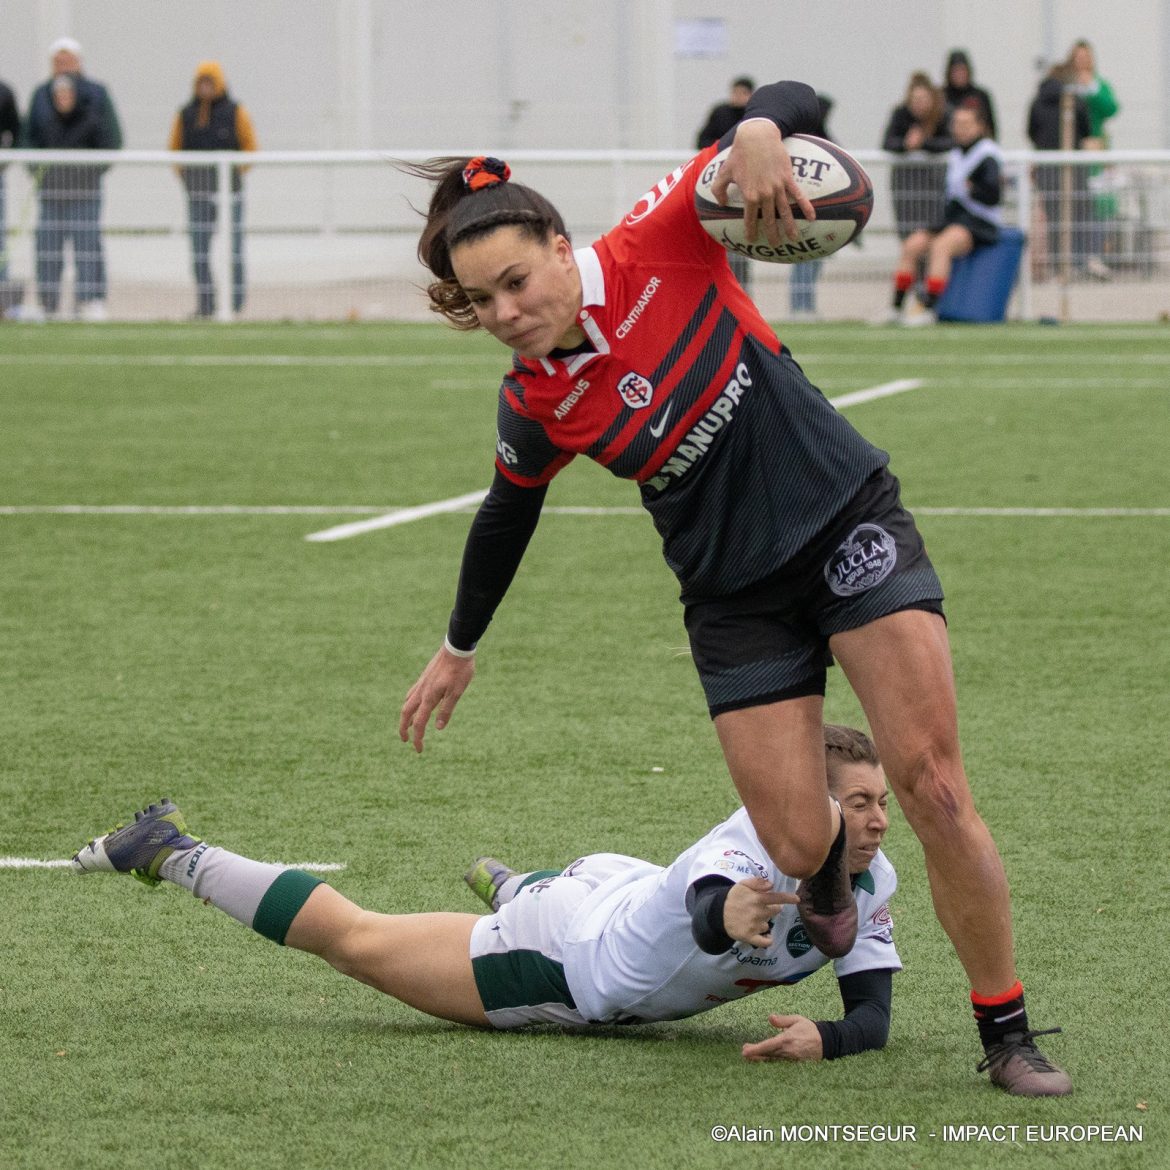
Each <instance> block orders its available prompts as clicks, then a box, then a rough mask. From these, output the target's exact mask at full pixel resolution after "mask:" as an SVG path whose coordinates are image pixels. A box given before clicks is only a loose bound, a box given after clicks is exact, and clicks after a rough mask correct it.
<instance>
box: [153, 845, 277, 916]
mask: <svg viewBox="0 0 1170 1170" xmlns="http://www.w3.org/2000/svg"><path fill="white" fill-rule="evenodd" d="M285 872H288V867H287V866H284V865H273V864H271V863H270V862H267V861H253V860H252V859H251V858H249V857H241V856H240V855H239V854H238V853H231V852H230V851H228V850H227V849H220V848H219V847H218V846H216V845H208V844H207V843H206V842H205V841H204V842H200V843H199V844H198V845H196V846H195V847H194V848H193V849H184V850H182V851H181V852H177V853H172V854H171V856H170V857H168V858H167V859H166V861H164V862H163V863H162V867H161V868H160V869H159V877H161V878H164V879H165V880H166V881H169V882H174V883H175V885H177V886H182V887H183V888H184V889H187V890H190V891H191V893H193V894H194V895H195V897H196V898H201V899H204V900H206V901H208V902H210V903H211V904H212V905H213V906H215V907H216V908H217V909H220V910H223V911H224V912H225V913H227V914H230V915H231V916H232V917H233V918H234V919H236V921H237V922H242V923H243V924H244V925H245V926H252V925H253V924H254V922H255V920H256V910H257V909H258V907H259V906H260V903H261V902H262V901H263V900H264V895H265V894H267V893H268V891H269V890H270V889H271V888H272V884H273V882H275V881H276V879H277V878H278V877H280V875H281V874H282V873H285Z"/></svg>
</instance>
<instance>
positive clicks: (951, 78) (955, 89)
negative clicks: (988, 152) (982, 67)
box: [943, 49, 999, 138]
mask: <svg viewBox="0 0 1170 1170" xmlns="http://www.w3.org/2000/svg"><path fill="white" fill-rule="evenodd" d="M943 77H944V80H943V97H944V98H945V99H946V103H947V114H948V116H949V115H950V114H952V113H954V111H955V110H957V109H958V108H959V107H960V106H970V105H972V104H974V105H975V106H977V107H978V109H979V112H980V114H981V115H982V120H983V124H984V125H985V126H986V127H987V133H988V135H989V136H990V137H992V138H998V137H999V133H998V131H997V129H996V125H995V103H994V102H993V101H992V100H991V94H989V93H988V92H987V90H985V89H981V88H980V87H979V86H978V85H976V84H975V71H974V69H973V68H972V66H971V58H970V57H969V56H968V55H967V54H966V52H964V51H963V50H962V49H952V50H951V52H950V55H949V56H948V57H947V65H946V70H945V72H944V74H943Z"/></svg>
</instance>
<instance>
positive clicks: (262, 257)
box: [0, 150, 1170, 320]
mask: <svg viewBox="0 0 1170 1170" xmlns="http://www.w3.org/2000/svg"><path fill="white" fill-rule="evenodd" d="M467 153H470V152H469V151H458V150H447V151H435V152H426V153H424V152H419V151H406V152H403V153H402V154H400V155H396V156H392V155H390V154H385V153H381V152H370V151H361V152H280V153H277V152H271V153H257V154H250V155H247V156H242V155H239V154H231V153H225V154H201V155H191V154H185V155H183V154H173V153H170V152H166V151H117V152H98V151H42V150H32V151H20V150H15V151H4V152H3V153H2V154H0V165H4V170H3V171H2V172H0V182H2V183H3V187H4V190H3V198H2V201H0V210H3V212H4V214H3V215H2V216H0V222H3V223H4V224H5V225H6V235H5V236H4V237H3V238H0V281H2V282H3V283H0V310H3V309H4V308H5V307H8V308H9V315H10V316H17V315H20V314H21V313H23V315H25V316H26V317H29V318H35V317H37V316H39V315H40V311H41V310H47V311H48V312H49V313H50V314H51V315H58V316H61V317H65V318H68V317H70V316H74V315H80V316H82V317H87V316H89V317H92V318H94V319H98V318H100V317H101V316H108V317H109V318H111V319H118V320H176V319H182V318H185V317H188V316H191V315H195V314H200V315H204V316H214V317H215V318H218V319H220V320H232V319H234V318H235V317H236V316H237V315H239V316H242V317H243V318H245V319H258V320H272V319H283V318H288V319H296V320H327V319H328V320H343V319H349V320H366V319H397V320H419V319H425V318H427V316H428V314H427V311H426V307H425V302H424V298H423V297H422V294H421V293H420V291H419V289H420V286H421V285H422V284H423V283H425V280H426V273H425V272H424V271H423V269H422V268H421V267H420V266H419V264H418V261H417V259H416V257H415V243H416V240H417V235H418V230H419V226H420V224H421V218H420V217H419V215H418V214H417V212H416V211H415V210H414V209H415V208H417V207H423V206H425V204H426V200H427V197H428V192H427V189H426V187H425V185H424V184H423V183H421V182H420V181H418V180H416V179H412V178H410V177H409V176H407V175H404V174H403V173H402V172H401V171H400V170H398V169H396V168H395V166H394V165H393V162H394V159H395V158H397V159H401V160H403V161H420V160H422V159H424V158H427V157H431V154H467ZM855 154H856V156H857V158H858V159H859V160H860V161H861V162H862V163H863V164H864V165H865V167H866V168H867V169H868V171H869V172H870V174H871V176H872V178H873V181H874V186H875V189H876V194H877V198H876V203H875V211H874V216H873V219H872V220H871V221H870V225H869V227H868V228H867V229H866V231H865V233H864V235H863V237H862V240H861V243H860V245H859V246H858V247H849V248H846V249H845V250H844V251H843V252H841V253H839V254H838V255H837V256H836V257H834V258H833V259H832V260H831V261H830V262H828V263H827V264H825V265H824V266H823V268H822V270H821V272H820V275H819V279H818V281H817V284H816V288H815V290H814V291H813V295H814V297H815V301H816V311H817V314H818V315H819V316H821V317H823V318H826V319H846V318H863V319H864V318H869V317H872V316H873V315H874V314H875V313H876V312H877V311H878V310H880V309H881V307H882V306H883V305H884V304H885V303H886V302H887V300H888V293H889V280H890V276H891V273H892V271H893V266H894V262H895V259H896V256H897V250H898V237H899V229H901V230H903V231H904V230H905V229H906V228H907V226H908V220H907V216H908V215H913V214H915V213H917V214H919V215H922V214H924V209H928V208H930V207H931V206H937V204H938V200H937V195H932V192H935V191H937V188H936V187H935V182H936V181H937V180H938V179H940V177H941V170H940V169H939V163H938V160H937V159H935V160H933V163H934V170H933V171H932V169H931V162H932V160H930V159H929V158H927V157H926V156H922V157H918V158H911V157H903V158H899V157H897V156H892V155H888V154H885V153H884V152H881V151H856V152H855ZM508 159H509V162H510V163H511V165H512V167H513V170H514V172H515V174H516V177H517V179H519V180H521V181H524V182H526V183H529V184H530V185H531V186H534V187H536V188H537V189H539V190H541V191H542V192H543V193H545V194H546V195H548V196H549V198H550V199H552V201H553V202H554V203H555V204H557V206H558V207H559V208H560V209H561V211H562V213H563V214H564V216H565V220H566V222H567V223H568V224H569V227H570V230H571V231H572V233H573V236H574V240H575V242H577V243H578V244H583V243H588V242H590V241H592V240H593V239H595V238H596V237H597V236H598V235H599V234H600V233H601V232H603V231H604V230H606V228H608V227H609V226H610V225H611V224H613V223H615V222H617V220H618V219H619V218H620V217H621V216H622V215H623V214H624V213H625V212H626V211H627V210H628V209H629V208H630V206H632V204H633V203H634V202H635V201H636V199H637V198H638V196H639V195H641V194H642V193H643V192H644V191H646V190H648V189H649V188H650V187H651V186H652V185H653V184H654V183H655V182H656V181H657V180H658V179H659V178H660V177H661V176H662V175H663V174H665V173H666V172H667V171H669V170H670V169H672V168H673V167H674V166H676V165H677V164H678V162H679V161H680V155H679V154H678V153H676V152H668V151H646V152H639V151H512V152H510V153H509V155H508ZM1006 159H1007V184H1006V193H1005V214H1006V220H1007V222H1008V223H1012V224H1016V225H1018V226H1020V227H1021V228H1023V230H1024V231H1025V232H1026V233H1027V235H1028V238H1029V248H1028V252H1027V253H1026V258H1025V262H1024V264H1023V266H1022V270H1021V274H1020V283H1019V286H1018V289H1017V293H1016V296H1015V298H1014V300H1013V304H1012V310H1011V311H1012V315H1013V316H1017V317H1025V318H1031V317H1037V316H1057V315H1060V316H1065V317H1070V318H1072V319H1081V320H1092V319H1149V318H1150V317H1151V316H1157V315H1159V314H1164V313H1170V151H1113V152H1093V153H1090V152H1071V153H1059V152H1043V153H1035V152H1027V151H1009V152H1007V154H1006ZM241 162H244V163H245V164H246V166H247V171H246V173H245V174H244V175H243V178H242V184H241V186H242V193H241V194H240V195H238V196H237V195H236V194H234V193H233V192H232V186H233V173H234V170H233V169H234V167H236V166H238V165H240V163H241ZM183 167H186V168H188V170H187V175H188V177H189V179H191V180H192V181H191V182H189V183H188V184H186V185H185V184H184V183H183V181H181V179H180V168H183ZM213 176H214V180H213V179H212V177H213ZM188 188H190V190H188ZM233 215H236V216H238V217H239V219H238V221H237V222H238V225H239V230H238V231H236V230H232V229H230V228H229V230H228V231H222V230H218V228H217V229H216V230H212V224H211V222H210V221H211V220H212V219H213V218H214V219H215V221H216V224H217V225H219V224H223V223H225V222H227V223H228V224H229V225H230V224H232V223H233ZM99 216H100V231H99V228H98V222H99V220H98V217H99ZM204 253H206V261H207V268H206V269H205V270H202V271H201V278H200V279H197V277H196V272H195V262H196V260H202V258H203V254H204ZM5 269H6V272H5ZM794 271H795V269H794V268H793V267H790V266H787V265H767V264H755V265H753V266H752V276H751V281H752V292H753V295H754V296H755V297H756V298H757V300H758V301H759V303H760V305H761V308H762V309H763V310H764V312H765V313H766V314H767V315H768V316H769V317H771V318H774V319H783V318H785V317H786V316H788V315H789V313H790V311H791V307H792V304H793V300H792V297H793V296H794V292H793V289H792V275H793V272H794ZM5 277H6V280H5V279H4V278H5ZM798 283H799V282H798ZM800 295H801V296H803V297H804V298H805V302H804V303H807V298H808V290H807V288H806V289H805V290H804V291H803V292H802V293H801V294H800ZM20 302H22V303H20ZM18 303H19V307H17V308H13V307H12V306H14V305H17V304H18ZM237 306H238V307H239V309H240V312H239V313H238V314H237V312H236V308H237Z"/></svg>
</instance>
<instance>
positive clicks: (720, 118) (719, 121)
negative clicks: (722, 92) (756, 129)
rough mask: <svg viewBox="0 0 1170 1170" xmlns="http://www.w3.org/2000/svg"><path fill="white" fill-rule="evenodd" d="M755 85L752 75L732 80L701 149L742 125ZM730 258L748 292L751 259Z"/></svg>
mask: <svg viewBox="0 0 1170 1170" xmlns="http://www.w3.org/2000/svg"><path fill="white" fill-rule="evenodd" d="M755 88H756V83H755V82H754V81H753V80H752V79H751V78H750V77H737V78H736V79H735V80H734V81H733V82H732V83H731V90H730V92H729V93H728V95H727V101H725V102H720V103H719V105H717V106H712V107H711V112H710V113H709V114H708V115H707V121H706V122H704V123H703V128H702V129H701V130H700V131H699V133H698V135H697V136H696V138H695V145H696V146H697V147H698V148H699V149H700V150H704V149H705V148H706V147H708V146H711V145H712V144H713V143H716V142H719V141H720V140H721V139H722V138H723V136H724V135H725V134H726V133H727V132H728V131H729V130H733V129H734V128H735V127H736V126H737V125H739V122H740V120H741V119H742V118H743V112H744V110H745V109H746V108H747V104H748V101H749V100H750V99H751V96H752V94H753V93H754V92H755ZM727 145H730V143H727ZM727 259H728V261H729V262H730V263H731V271H732V272H734V273H735V278H736V280H738V281H739V283H740V284H741V285H742V286H743V289H744V291H745V292H749V291H750V288H749V285H750V284H751V261H750V260H748V258H747V257H746V256H738V255H736V254H735V253H734V252H733V253H730V254H729V255H728V257H727Z"/></svg>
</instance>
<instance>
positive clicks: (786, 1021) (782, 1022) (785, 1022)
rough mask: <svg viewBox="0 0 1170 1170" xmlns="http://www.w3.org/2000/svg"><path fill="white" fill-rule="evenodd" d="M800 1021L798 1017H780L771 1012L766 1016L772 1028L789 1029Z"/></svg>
mask: <svg viewBox="0 0 1170 1170" xmlns="http://www.w3.org/2000/svg"><path fill="white" fill-rule="evenodd" d="M799 1019H800V1016H782V1015H780V1014H779V1013H777V1012H773V1013H772V1014H771V1015H770V1016H768V1023H769V1024H771V1025H772V1027H773V1028H791V1027H792V1025H793V1024H795V1023H796V1022H797V1021H798V1020H799Z"/></svg>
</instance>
